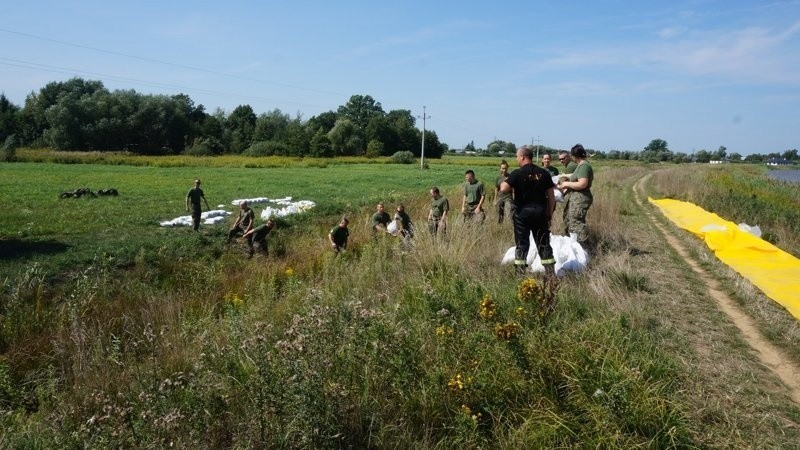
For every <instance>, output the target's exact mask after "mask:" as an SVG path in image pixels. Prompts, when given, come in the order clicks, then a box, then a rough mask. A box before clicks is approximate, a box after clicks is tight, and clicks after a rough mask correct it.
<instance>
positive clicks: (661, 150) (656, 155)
mask: <svg viewBox="0 0 800 450" xmlns="http://www.w3.org/2000/svg"><path fill="white" fill-rule="evenodd" d="M639 159H641V160H642V161H646V162H660V161H669V160H670V159H672V152H671V151H670V150H669V148H668V147H667V141H665V140H663V139H653V140H652V141H650V143H649V144H647V147H645V148H644V150H642V153H641V154H640V155H639Z"/></svg>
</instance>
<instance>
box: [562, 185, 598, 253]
mask: <svg viewBox="0 0 800 450" xmlns="http://www.w3.org/2000/svg"><path fill="white" fill-rule="evenodd" d="M593 200H594V198H593V197H592V193H591V192H587V193H585V192H582V191H573V192H570V193H569V195H568V196H567V200H566V203H564V233H565V234H567V235H569V234H570V233H575V234H576V235H577V236H578V242H579V243H580V244H581V245H583V246H585V245H586V244H587V242H588V241H589V227H587V226H586V213H587V212H588V211H589V207H590V206H592V202H593Z"/></svg>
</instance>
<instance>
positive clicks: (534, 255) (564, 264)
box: [500, 233, 589, 276]
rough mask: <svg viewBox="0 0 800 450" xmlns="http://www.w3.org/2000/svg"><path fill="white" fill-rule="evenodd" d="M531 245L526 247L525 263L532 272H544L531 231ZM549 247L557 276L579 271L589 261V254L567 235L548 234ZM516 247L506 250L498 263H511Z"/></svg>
mask: <svg viewBox="0 0 800 450" xmlns="http://www.w3.org/2000/svg"><path fill="white" fill-rule="evenodd" d="M530 239H531V247H530V249H528V255H527V257H526V263H527V264H528V267H529V269H530V270H532V271H533V272H544V266H543V265H542V260H541V258H540V257H539V254H538V251H537V249H536V242H535V240H534V239H533V233H531V236H530ZM550 248H552V249H553V259H555V260H556V264H555V267H554V269H555V271H556V274H557V275H558V276H564V275H565V274H566V272H581V271H583V270H584V269H585V268H586V265H587V264H588V263H589V255H588V254H587V253H586V251H585V250H584V249H583V247H581V245H580V244H579V243H578V242H576V241H575V240H574V239H572V238H570V237H568V236H559V235H555V234H552V233H551V234H550ZM515 253H516V247H511V248H509V249H508V250H506V253H505V254H504V255H503V258H502V259H501V261H500V264H511V263H513V262H514V258H515Z"/></svg>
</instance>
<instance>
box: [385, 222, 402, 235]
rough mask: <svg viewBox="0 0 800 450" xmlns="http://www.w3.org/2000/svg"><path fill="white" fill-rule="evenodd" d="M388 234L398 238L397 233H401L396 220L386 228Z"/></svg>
mask: <svg viewBox="0 0 800 450" xmlns="http://www.w3.org/2000/svg"><path fill="white" fill-rule="evenodd" d="M386 232H387V233H389V234H391V235H392V236H397V233H399V232H400V230H398V229H397V221H396V220H393V221H391V222H389V225H387V226H386Z"/></svg>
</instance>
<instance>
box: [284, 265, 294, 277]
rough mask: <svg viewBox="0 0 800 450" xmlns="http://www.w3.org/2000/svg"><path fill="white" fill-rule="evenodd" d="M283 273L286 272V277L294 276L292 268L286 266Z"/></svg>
mask: <svg viewBox="0 0 800 450" xmlns="http://www.w3.org/2000/svg"><path fill="white" fill-rule="evenodd" d="M284 273H285V274H286V276H287V277H291V276H294V269H292V268H291V267H287V268H286V271H285V272H284Z"/></svg>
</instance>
